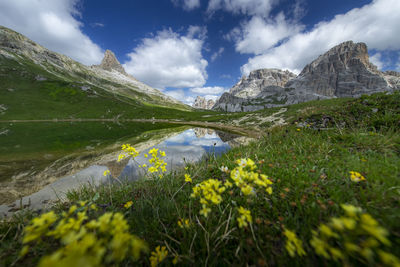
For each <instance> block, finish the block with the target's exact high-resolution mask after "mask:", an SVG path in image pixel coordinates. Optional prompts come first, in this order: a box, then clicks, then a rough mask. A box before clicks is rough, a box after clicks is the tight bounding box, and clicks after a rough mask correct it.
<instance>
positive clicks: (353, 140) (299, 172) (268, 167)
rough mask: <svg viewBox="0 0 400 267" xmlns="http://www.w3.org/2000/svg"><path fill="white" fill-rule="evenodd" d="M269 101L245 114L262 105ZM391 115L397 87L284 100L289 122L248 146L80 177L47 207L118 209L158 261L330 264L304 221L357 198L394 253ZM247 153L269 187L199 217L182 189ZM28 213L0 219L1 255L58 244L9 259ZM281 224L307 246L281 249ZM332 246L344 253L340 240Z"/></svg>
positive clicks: (396, 144)
mask: <svg viewBox="0 0 400 267" xmlns="http://www.w3.org/2000/svg"><path fill="white" fill-rule="evenodd" d="M277 110H279V109H273V110H265V111H260V112H256V113H254V115H260V114H264V115H270V114H272V113H274V112H276V111H277ZM248 114H249V113H248ZM399 115H400V95H399V94H398V93H395V94H393V95H385V94H376V95H373V96H368V97H362V98H359V99H351V100H350V99H335V100H327V101H314V102H310V103H303V104H298V105H293V106H290V107H288V111H287V112H286V113H285V114H284V116H285V118H286V119H287V121H289V124H288V125H286V126H281V127H275V128H273V129H271V130H268V131H266V134H265V136H264V137H262V138H261V139H260V140H258V141H256V142H253V143H251V144H250V145H248V146H244V147H239V148H235V149H232V150H230V151H229V152H227V153H226V154H225V155H223V156H221V157H219V158H215V157H213V156H212V155H210V157H209V158H208V160H204V161H202V162H200V163H198V164H193V165H189V166H188V170H186V171H184V170H182V171H179V172H176V173H172V174H169V175H167V176H166V177H164V178H163V179H162V180H159V179H154V180H152V179H150V180H149V179H144V180H141V181H137V182H134V183H128V184H124V185H123V186H117V185H112V186H111V187H109V186H108V185H104V186H101V187H97V188H94V187H90V186H88V187H86V188H84V189H82V190H81V191H78V192H71V193H70V194H69V199H70V201H71V202H70V203H63V204H59V205H58V206H57V207H55V210H56V212H57V213H60V212H62V211H64V210H67V209H68V207H69V206H71V205H72V204H73V203H77V202H78V201H81V200H88V201H93V202H95V203H96V204H97V206H98V207H99V210H98V211H91V212H90V213H89V214H90V218H97V217H99V216H100V215H101V214H103V213H104V212H106V211H111V212H122V213H123V214H124V216H125V218H126V219H127V221H128V222H129V224H130V227H131V231H132V232H133V233H134V234H136V235H137V236H139V237H140V238H142V239H144V240H145V241H146V242H147V243H148V245H149V247H150V249H151V250H154V248H155V247H156V246H158V245H161V246H166V247H167V250H168V251H169V253H168V257H167V258H166V259H165V260H164V264H165V265H171V262H172V260H173V259H174V257H175V256H177V257H178V264H182V265H205V264H208V265H212V266H223V265H225V266H230V265H238V266H244V265H247V264H248V265H259V266H266V265H279V266H290V265H293V266H301V265H303V266H305V265H306V266H316V265H320V266H324V265H329V266H339V265H342V263H339V262H336V263H335V262H334V261H332V260H330V261H329V260H326V259H323V258H321V257H319V256H318V255H317V254H316V253H315V251H314V249H313V247H312V246H311V245H310V242H309V241H310V239H311V236H312V232H311V231H312V230H315V229H317V227H318V225H319V224H320V223H326V222H328V221H329V219H330V218H331V217H332V216H335V217H339V216H341V215H342V214H343V211H342V210H341V208H340V204H343V203H347V204H352V205H354V206H359V207H361V208H362V209H363V210H364V211H365V212H368V213H369V214H371V216H372V217H374V218H375V219H376V220H377V221H378V223H379V224H380V225H381V226H383V227H384V228H386V229H387V230H388V231H389V233H390V234H389V239H390V241H391V246H390V247H386V248H383V247H382V248H383V250H385V251H386V252H390V253H392V254H393V255H400V224H399V223H398V222H399V221H400V130H399V122H400V118H399ZM246 157H248V158H252V159H253V160H254V161H255V162H256V163H257V165H258V169H259V170H260V172H261V173H264V174H267V175H268V176H269V177H271V179H272V180H273V185H272V187H273V193H272V195H271V196H267V197H256V196H254V197H248V198H247V199H246V198H244V197H243V196H242V195H240V194H237V192H233V193H232V194H229V192H226V193H225V194H223V201H222V202H221V204H220V205H219V206H218V207H216V206H214V207H213V210H212V211H211V213H210V214H209V216H208V218H204V217H203V216H201V215H199V210H200V209H201V205H200V203H199V201H198V200H197V199H196V200H195V199H193V198H190V194H191V192H192V187H193V186H194V184H196V183H200V182H201V181H204V180H207V179H210V178H214V179H218V180H221V181H225V180H227V179H229V177H228V175H227V174H225V173H223V172H221V171H220V170H219V168H220V167H221V166H222V165H223V166H227V167H228V168H229V169H233V167H234V166H235V163H234V161H235V160H236V159H239V158H246ZM350 171H357V172H360V173H361V174H362V175H363V176H364V177H365V179H366V180H365V181H362V182H360V183H354V182H352V181H351V180H350V175H349V172H350ZM185 172H187V173H189V174H191V176H192V178H193V184H190V183H185V182H184V173H185ZM128 201H133V205H132V207H131V208H129V209H126V208H124V206H123V205H124V204H125V203H126V202H128ZM239 206H244V207H246V208H247V209H249V210H250V211H251V214H252V217H253V223H252V226H251V227H247V228H238V224H237V221H236V219H237V218H238V212H237V208H238V207H239ZM36 215H37V214H33V213H30V212H27V213H25V214H21V215H19V216H16V217H15V218H13V219H12V220H11V221H8V222H3V223H2V224H1V226H0V233H2V234H1V236H0V240H1V241H2V242H1V245H0V258H1V261H2V262H1V263H2V264H3V265H6V266H7V265H10V264H11V263H15V264H17V265H33V264H35V263H37V262H38V260H39V259H40V257H42V256H43V255H46V254H49V253H52V252H53V251H54V249H55V248H56V247H58V246H60V244H58V243H54V242H50V241H47V242H43V243H41V244H40V245H38V246H36V247H34V248H33V249H32V250H31V252H30V253H29V254H27V255H26V256H25V257H24V258H22V259H18V257H17V256H16V255H17V254H18V252H19V250H20V248H21V239H22V236H23V229H24V226H25V225H27V224H28V223H29V220H30V219H31V218H33V217H34V216H36ZM180 218H182V219H189V220H190V222H191V225H190V227H189V228H187V229H182V228H180V227H179V226H178V224H177V221H178V219H180ZM284 229H290V230H293V231H294V232H296V234H297V236H298V238H299V239H300V240H302V241H303V246H304V249H305V251H306V253H307V255H306V256H304V257H298V256H296V257H295V258H291V257H290V256H289V254H288V253H287V251H286V250H285V243H286V238H285V237H284V235H283V231H284ZM44 239H45V238H44ZM362 241H363V240H355V242H362ZM360 244H361V243H357V245H360ZM336 246H337V247H338V248H339V249H340V250H341V251H342V252H343V253H346V250H345V249H344V247H343V244H342V243H337V244H336ZM374 251H375V250H374ZM378 262H381V261H380V259H379V257H377V256H374V257H373V259H372V261H371V262H367V261H366V260H365V259H364V258H363V257H361V256H359V255H358V254H353V255H352V256H349V258H348V260H347V262H346V264H348V265H371V266H375V265H378ZM1 263H0V264H1ZM132 264H133V263H132V262H124V264H123V265H132ZM140 264H149V260H148V256H144V257H142V258H141V260H140Z"/></svg>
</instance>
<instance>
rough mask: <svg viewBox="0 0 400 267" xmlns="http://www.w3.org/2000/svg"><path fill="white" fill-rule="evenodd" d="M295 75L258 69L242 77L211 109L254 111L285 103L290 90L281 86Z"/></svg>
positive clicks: (275, 70) (276, 70)
mask: <svg viewBox="0 0 400 267" xmlns="http://www.w3.org/2000/svg"><path fill="white" fill-rule="evenodd" d="M295 77H296V75H295V74H294V73H292V72H290V71H287V70H285V71H283V70H279V69H259V70H254V71H252V72H250V74H249V76H248V77H243V78H242V79H241V80H240V81H239V82H238V83H237V84H236V85H235V86H233V87H232V88H231V89H230V91H229V93H224V94H223V95H222V96H221V97H220V98H219V99H218V100H217V102H216V103H215V105H214V107H213V109H215V110H223V111H228V112H238V111H255V110H259V109H263V108H269V107H273V106H275V105H277V104H282V103H286V99H287V98H288V96H287V95H288V94H289V93H290V92H289V91H290V90H285V89H284V88H283V86H285V84H286V83H287V82H288V81H289V80H290V79H293V78H295Z"/></svg>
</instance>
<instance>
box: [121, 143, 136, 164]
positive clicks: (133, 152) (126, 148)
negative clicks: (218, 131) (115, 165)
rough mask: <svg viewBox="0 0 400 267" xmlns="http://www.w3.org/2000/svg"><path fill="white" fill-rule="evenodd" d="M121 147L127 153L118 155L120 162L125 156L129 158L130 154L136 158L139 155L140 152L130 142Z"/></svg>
mask: <svg viewBox="0 0 400 267" xmlns="http://www.w3.org/2000/svg"><path fill="white" fill-rule="evenodd" d="M121 149H122V151H124V152H125V153H127V154H120V155H119V156H118V162H120V161H121V160H123V159H124V158H127V157H128V156H131V157H132V158H136V157H137V156H139V152H137V151H136V149H135V148H134V147H133V146H131V145H130V144H123V145H122V146H121Z"/></svg>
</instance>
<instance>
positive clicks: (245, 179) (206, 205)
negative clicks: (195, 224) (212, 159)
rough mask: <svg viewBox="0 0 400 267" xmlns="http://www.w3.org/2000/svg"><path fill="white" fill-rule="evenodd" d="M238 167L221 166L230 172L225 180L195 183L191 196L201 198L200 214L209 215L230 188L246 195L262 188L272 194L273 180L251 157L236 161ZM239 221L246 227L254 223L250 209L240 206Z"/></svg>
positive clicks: (241, 225)
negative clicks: (258, 170) (259, 171)
mask: <svg viewBox="0 0 400 267" xmlns="http://www.w3.org/2000/svg"><path fill="white" fill-rule="evenodd" d="M235 163H236V164H237V167H236V168H234V169H233V170H232V171H229V169H228V168H227V167H225V166H221V167H220V168H219V169H220V170H221V171H222V172H224V173H226V174H230V175H229V178H230V179H229V178H228V179H227V180H226V181H225V182H222V181H219V180H216V179H208V180H205V181H203V182H201V183H200V184H197V185H195V186H194V187H193V188H192V190H193V192H192V194H191V197H193V198H197V197H198V198H199V199H200V203H201V204H202V209H201V210H200V215H203V216H204V217H207V216H208V214H209V213H210V212H211V207H212V206H213V205H219V204H220V203H221V202H222V201H223V195H222V194H223V193H224V192H226V191H227V189H228V188H233V187H234V185H235V188H234V189H237V190H238V191H239V192H241V193H242V195H244V196H248V195H255V194H256V193H257V190H259V189H262V191H263V192H266V193H268V194H272V187H271V185H272V181H271V180H270V179H269V178H268V176H267V175H264V174H260V173H258V172H257V171H256V170H257V165H256V164H255V162H254V161H253V160H252V159H250V158H241V159H238V160H236V161H235ZM234 189H232V190H231V191H229V194H233V190H234ZM238 213H239V214H238V218H237V222H238V225H239V228H242V227H246V226H248V225H249V224H251V223H252V217H251V213H250V210H247V209H245V208H244V207H242V206H240V207H239V208H238Z"/></svg>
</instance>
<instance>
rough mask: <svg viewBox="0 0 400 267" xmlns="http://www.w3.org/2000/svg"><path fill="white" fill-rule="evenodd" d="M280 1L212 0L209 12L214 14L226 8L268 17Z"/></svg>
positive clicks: (235, 11)
mask: <svg viewBox="0 0 400 267" xmlns="http://www.w3.org/2000/svg"><path fill="white" fill-rule="evenodd" d="M278 2H279V0H210V1H209V2H208V7H207V13H208V14H210V15H212V14H214V13H215V12H216V11H217V10H224V11H227V12H231V13H233V14H244V15H250V16H253V15H257V16H262V17H268V15H269V12H270V11H271V9H272V7H273V6H274V5H275V4H277V3H278Z"/></svg>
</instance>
